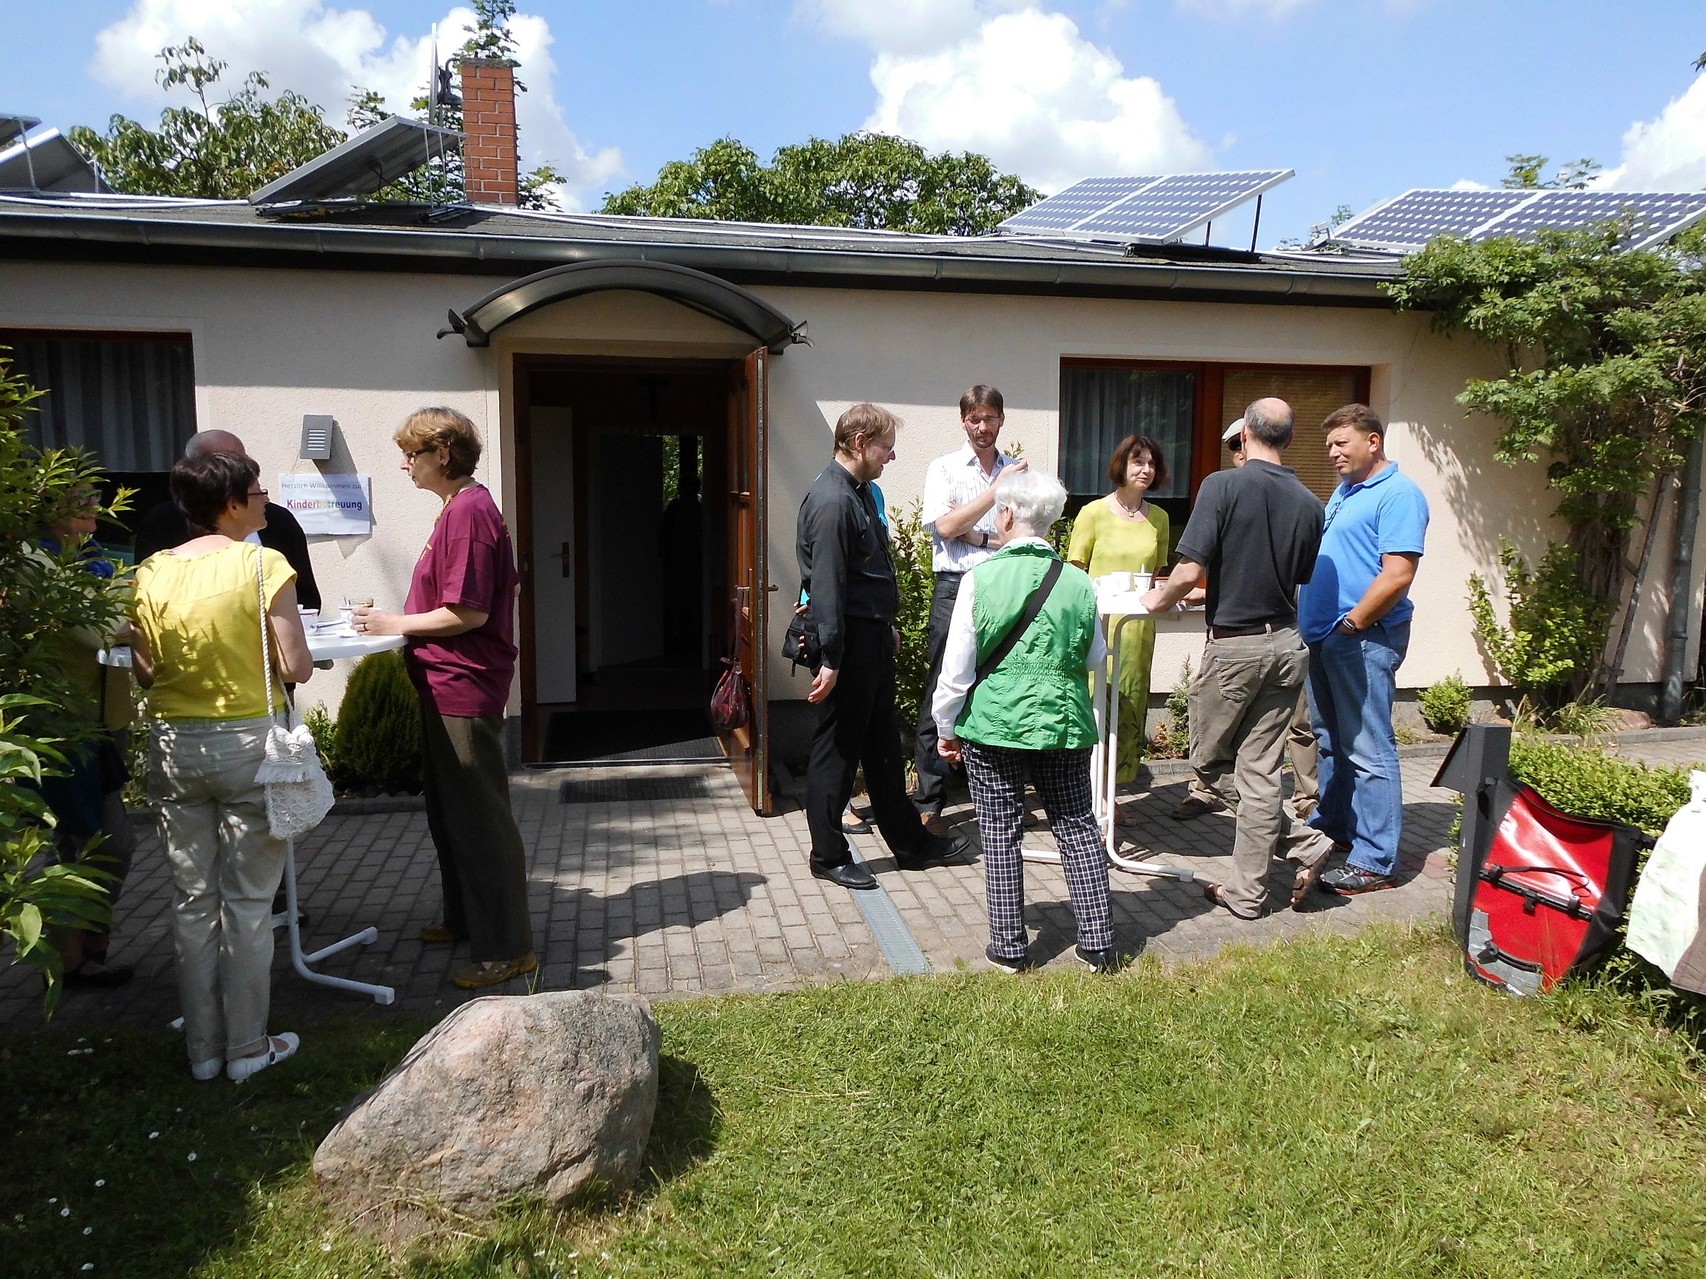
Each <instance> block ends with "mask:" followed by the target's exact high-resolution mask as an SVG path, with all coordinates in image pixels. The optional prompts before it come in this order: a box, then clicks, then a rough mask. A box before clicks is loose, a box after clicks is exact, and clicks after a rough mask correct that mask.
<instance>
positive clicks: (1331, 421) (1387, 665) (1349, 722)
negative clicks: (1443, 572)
mask: <svg viewBox="0 0 1706 1279" xmlns="http://www.w3.org/2000/svg"><path fill="white" fill-rule="evenodd" d="M1322 429H1323V430H1324V431H1325V432H1326V434H1327V457H1328V458H1329V460H1331V462H1332V463H1333V469H1334V470H1336V471H1338V473H1339V487H1338V488H1337V489H1335V490H1334V492H1333V496H1332V499H1331V500H1330V501H1329V502H1328V503H1327V523H1326V531H1325V532H1324V534H1323V535H1322V538H1321V553H1320V556H1319V558H1318V559H1317V560H1316V564H1315V575H1314V577H1313V578H1312V579H1311V580H1310V581H1309V583H1308V585H1306V586H1304V587H1303V589H1302V591H1301V592H1300V593H1299V596H1298V602H1297V603H1298V609H1297V611H1298V621H1299V624H1300V627H1301V629H1302V631H1303V638H1304V639H1305V640H1306V641H1307V642H1308V644H1309V701H1310V708H1311V711H1312V713H1313V715H1314V720H1315V737H1316V739H1317V741H1318V742H1319V743H1320V747H1321V799H1320V807H1319V808H1318V809H1317V810H1316V813H1315V816H1314V818H1313V819H1311V821H1310V825H1312V826H1314V827H1315V828H1316V829H1318V830H1321V831H1324V832H1326V833H1327V834H1328V835H1330V836H1332V838H1333V840H1334V842H1335V843H1338V844H1340V845H1348V846H1349V847H1350V856H1349V858H1348V859H1347V860H1346V862H1345V864H1344V865H1343V866H1340V867H1338V868H1337V869H1334V870H1330V871H1328V872H1327V873H1326V874H1325V875H1323V876H1322V877H1321V884H1322V886H1323V887H1325V888H1329V889H1331V890H1332V891H1334V892H1336V893H1340V894H1343V895H1345V896H1352V895H1354V894H1356V893H1367V892H1373V891H1374V890H1376V889H1379V888H1391V887H1392V885H1393V878H1392V877H1393V875H1394V874H1395V873H1396V872H1397V869H1398V837H1399V835H1400V834H1401V833H1402V829H1403V820H1404V794H1403V785H1402V782H1401V780H1400V777H1399V772H1398V740H1397V737H1396V736H1395V735H1394V733H1393V731H1392V698H1393V694H1394V692H1395V691H1396V689H1397V684H1398V680H1397V674H1398V667H1399V665H1400V663H1402V662H1403V660H1404V653H1405V651H1406V650H1407V649H1408V648H1409V646H1410V615H1411V614H1412V613H1414V612H1415V605H1414V604H1412V603H1411V602H1410V598H1409V593H1410V583H1411V582H1413V581H1414V580H1415V577H1416V566H1417V564H1418V563H1420V561H1421V558H1422V541H1423V539H1424V538H1425V536H1426V535H1427V531H1428V501H1427V498H1425V497H1423V496H1422V490H1421V489H1420V488H1418V487H1417V486H1416V482H1415V481H1414V480H1412V479H1410V478H1409V477H1408V476H1406V475H1403V474H1401V473H1400V472H1399V470H1398V466H1397V463H1395V462H1393V461H1392V460H1391V459H1390V458H1388V457H1387V456H1386V429H1385V428H1384V427H1383V426H1382V425H1381V424H1380V419H1379V418H1378V417H1376V416H1375V415H1374V413H1373V411H1372V410H1371V409H1370V408H1369V407H1368V406H1367V405H1366V404H1347V405H1345V406H1344V408H1342V409H1337V410H1335V411H1334V412H1333V413H1332V414H1331V415H1329V416H1328V418H1327V420H1326V422H1324V423H1323V424H1322Z"/></svg>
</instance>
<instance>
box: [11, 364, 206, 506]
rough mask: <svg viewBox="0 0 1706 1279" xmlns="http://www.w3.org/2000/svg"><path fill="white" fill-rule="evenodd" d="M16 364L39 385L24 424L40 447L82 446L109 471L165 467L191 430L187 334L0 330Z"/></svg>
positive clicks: (192, 383)
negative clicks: (39, 397) (33, 410)
mask: <svg viewBox="0 0 1706 1279" xmlns="http://www.w3.org/2000/svg"><path fill="white" fill-rule="evenodd" d="M0 346H9V347H11V348H12V351H11V358H12V362H13V364H14V365H15V367H16V371H17V372H18V373H20V374H22V375H23V376H24V377H25V378H26V379H28V381H29V383H30V385H31V386H33V387H35V388H36V389H37V390H38V391H41V392H43V393H44V394H43V395H42V397H41V399H39V400H37V401H36V403H35V408H36V412H35V414H34V415H33V416H32V417H31V419H30V421H29V423H28V430H29V435H30V442H31V443H32V444H35V445H37V446H38V447H41V448H84V449H87V450H88V451H89V452H91V453H93V454H94V455H95V457H96V458H98V459H99V460H100V463H101V465H102V466H104V467H105V468H107V469H108V470H109V471H115V472H128V473H150V472H155V473H163V472H167V471H170V470H171V469H172V464H173V462H175V461H176V460H177V459H178V457H179V456H180V455H181V454H182V452H183V447H184V443H185V441H187V440H188V439H189V437H190V436H191V435H193V434H195V429H196V427H195V364H194V361H193V359H192V358H191V352H190V339H189V335H188V334H176V333H162V334H156V333H148V334H124V333H64V332H61V333H51V332H40V331H35V332H8V331H5V330H0Z"/></svg>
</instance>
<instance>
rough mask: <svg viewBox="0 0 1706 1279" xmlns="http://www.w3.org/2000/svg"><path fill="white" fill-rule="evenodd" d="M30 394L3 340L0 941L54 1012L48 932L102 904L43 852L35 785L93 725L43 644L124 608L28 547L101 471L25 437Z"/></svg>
mask: <svg viewBox="0 0 1706 1279" xmlns="http://www.w3.org/2000/svg"><path fill="white" fill-rule="evenodd" d="M37 395H38V393H37V392H36V391H34V390H32V389H31V388H30V387H29V386H27V385H25V383H24V381H23V379H21V378H19V377H17V376H16V375H14V374H13V372H12V367H11V361H10V360H9V359H8V358H7V356H6V351H5V348H3V347H0V940H5V941H9V942H10V943H11V946H12V949H13V952H14V954H15V956H16V958H17V959H18V960H19V961H21V962H24V963H29V964H34V965H36V966H38V967H39V968H41V970H42V972H43V973H44V974H45V975H46V977H47V979H48V997H47V1008H48V1010H49V1011H50V1012H51V1011H52V1008H53V1003H54V1001H55V999H57V997H58V991H59V986H58V981H59V973H60V957H59V951H58V949H57V948H56V947H55V946H54V945H53V944H52V942H51V941H50V940H49V936H48V930H49V928H50V927H51V926H54V925H60V926H65V927H72V928H89V927H96V926H98V925H100V924H102V923H104V922H105V915H106V912H107V904H106V897H105V894H104V890H103V888H102V885H101V883H100V882H99V881H100V880H101V879H102V878H103V877H104V872H101V871H97V870H91V869H89V868H88V867H86V866H83V865H80V864H77V865H64V866H62V865H57V864H54V863H53V861H52V859H51V857H49V856H47V851H48V842H49V841H48V837H47V834H46V831H47V830H48V829H49V828H50V827H51V826H52V825H53V820H54V819H53V815H52V813H51V812H50V811H49V809H48V807H47V804H46V803H45V801H43V799H42V797H41V794H40V792H39V791H38V790H37V789H35V784H36V783H39V782H40V781H41V779H42V776H43V774H44V773H50V772H54V771H63V770H64V769H65V765H66V756H65V751H66V749H67V748H69V747H71V746H74V745H76V744H77V743H78V742H80V741H82V740H84V739H85V738H86V737H87V736H88V735H89V733H90V732H92V731H93V727H94V726H93V725H89V724H83V723H79V722H77V721H76V720H74V719H73V718H71V717H70V715H69V714H68V712H67V711H66V709H65V708H66V707H67V706H69V705H72V704H74V699H73V697H72V695H71V691H70V686H69V684H68V683H67V680H66V673H65V671H64V670H63V669H62V668H61V667H60V666H59V665H58V664H57V663H58V660H59V658H58V650H57V647H56V646H54V645H51V644H44V643H43V642H42V640H43V638H44V637H45V636H49V635H53V634H57V633H62V632H64V631H68V630H73V629H76V628H79V627H92V628H95V629H98V630H103V631H105V630H107V629H108V628H109V627H110V625H111V624H112V622H114V621H115V620H116V614H117V611H118V607H119V606H118V603H117V600H116V599H115V598H114V596H113V595H112V593H111V592H110V591H108V590H106V589H105V588H104V587H103V585H102V580H101V579H100V578H98V577H96V576H95V575H94V574H92V573H89V572H86V571H84V570H83V569H82V567H80V566H79V564H78V563H77V561H76V553H75V551H68V552H66V553H64V554H61V555H58V556H54V555H48V554H46V553H45V552H43V551H42V550H40V548H39V547H37V546H36V545H34V539H35V538H36V537H37V536H38V534H39V533H40V531H41V530H42V528H43V527H44V526H45V525H47V524H48V523H50V522H51V521H52V519H53V518H55V515H56V513H59V512H63V511H65V510H67V509H71V508H74V507H82V506H84V505H85V502H84V500H83V498H82V494H84V493H86V492H87V491H89V490H90V489H91V488H93V486H94V484H95V482H96V480H97V478H98V475H99V472H98V470H97V468H96V466H95V463H94V460H93V459H92V458H91V457H90V456H89V455H88V454H86V453H82V452H80V451H65V450H60V449H48V450H45V451H38V450H37V449H35V448H33V447H31V446H30V445H29V444H28V443H27V442H26V439H25V434H24V418H25V416H26V414H28V413H29V412H31V411H32V410H31V408H30V404H31V402H32V401H33V400H35V399H36V398H37ZM127 497H128V494H127V493H125V492H124V491H122V490H121V491H120V493H119V496H118V498H117V499H116V500H115V502H114V504H113V507H112V508H108V509H107V511H106V512H105V513H106V514H109V515H112V514H116V513H117V511H118V509H121V508H122V507H123V505H124V504H125V501H126V499H127Z"/></svg>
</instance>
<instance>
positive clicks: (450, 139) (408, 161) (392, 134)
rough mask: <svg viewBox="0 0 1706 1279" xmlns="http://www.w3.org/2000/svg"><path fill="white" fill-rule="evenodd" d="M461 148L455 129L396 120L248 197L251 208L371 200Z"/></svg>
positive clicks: (395, 116)
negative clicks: (354, 198)
mask: <svg viewBox="0 0 1706 1279" xmlns="http://www.w3.org/2000/svg"><path fill="white" fill-rule="evenodd" d="M461 142H462V135H461V134H460V133H457V132H456V131H455V130H454V129H441V128H439V127H438V126H437V125H432V124H422V123H421V122H420V121H419V120H410V119H407V118H405V117H403V116H400V115H394V116H391V117H389V118H388V119H385V120H383V121H381V122H380V123H378V124H376V125H374V126H373V127H372V128H370V129H363V130H362V131H361V132H360V133H358V134H356V135H355V136H354V137H353V138H351V139H349V140H348V141H347V142H342V143H339V144H338V145H337V146H335V147H333V148H332V149H331V150H330V151H327V152H326V153H325V154H323V155H318V156H315V157H314V158H313V159H312V160H310V161H308V163H307V164H304V165H302V166H301V167H299V168H296V169H292V170H291V171H290V172H289V173H287V174H285V175H284V176H283V177H282V178H278V179H276V180H275V181H272V182H269V183H267V185H266V186H264V187H262V188H261V189H260V190H259V191H256V192H254V193H252V194H251V195H250V196H249V203H250V204H283V203H286V202H288V201H302V200H340V199H346V198H348V197H351V196H358V195H371V194H373V192H375V191H377V190H379V188H380V187H382V186H385V185H386V184H387V183H390V182H395V181H396V180H397V179H398V178H401V177H406V176H407V175H408V174H411V173H413V172H414V171H415V170H416V169H418V168H420V167H421V166H422V165H423V164H425V163H426V162H427V161H428V160H430V159H432V158H433V157H434V156H436V155H443V154H444V153H446V152H449V151H455V150H456V149H457V148H458V147H460V146H461Z"/></svg>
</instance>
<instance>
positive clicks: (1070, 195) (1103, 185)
mask: <svg viewBox="0 0 1706 1279" xmlns="http://www.w3.org/2000/svg"><path fill="white" fill-rule="evenodd" d="M1160 181H1162V179H1161V178H1160V177H1158V176H1156V175H1154V174H1151V175H1149V176H1148V177H1132V178H1086V179H1084V181H1082V182H1074V183H1073V184H1072V185H1071V186H1069V187H1067V188H1066V190H1064V191H1062V192H1061V193H1060V194H1059V195H1051V196H1049V198H1048V199H1046V200H1044V201H1043V202H1042V203H1040V204H1033V205H1032V206H1031V207H1030V208H1028V209H1026V210H1025V211H1024V212H1023V213H1016V214H1014V215H1013V216H1012V217H1010V218H1008V219H1007V220H1006V221H1005V222H1003V223H1001V225H1000V226H999V227H997V228H996V229H997V230H999V231H1008V232H1011V233H1013V234H1023V235H1036V234H1039V233H1048V232H1059V231H1064V230H1066V229H1067V228H1068V227H1070V226H1072V224H1073V223H1075V222H1081V221H1083V220H1084V219H1085V218H1087V217H1092V216H1094V215H1095V214H1097V213H1100V212H1101V211H1102V210H1103V209H1105V208H1107V207H1108V206H1109V205H1111V204H1117V203H1118V202H1119V201H1120V200H1123V199H1124V198H1125V197H1127V196H1129V195H1132V194H1133V193H1135V192H1138V191H1141V190H1143V189H1144V188H1145V187H1147V186H1151V185H1153V184H1154V183H1156V182H1160Z"/></svg>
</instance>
